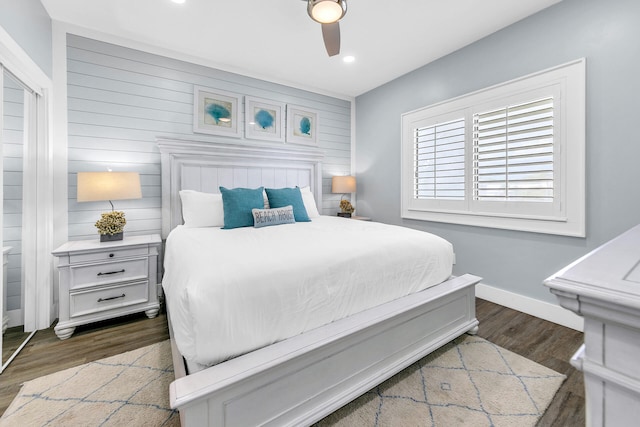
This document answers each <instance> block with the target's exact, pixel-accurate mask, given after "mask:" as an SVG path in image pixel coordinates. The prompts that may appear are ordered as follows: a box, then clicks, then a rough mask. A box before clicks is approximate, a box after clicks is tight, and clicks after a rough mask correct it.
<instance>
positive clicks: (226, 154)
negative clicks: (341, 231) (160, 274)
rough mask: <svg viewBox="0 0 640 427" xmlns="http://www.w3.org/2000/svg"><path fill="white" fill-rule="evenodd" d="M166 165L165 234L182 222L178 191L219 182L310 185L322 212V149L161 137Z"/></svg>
mask: <svg viewBox="0 0 640 427" xmlns="http://www.w3.org/2000/svg"><path fill="white" fill-rule="evenodd" d="M158 147H159V149H160V155H161V164H162V237H163V238H166V237H167V236H168V235H169V232H170V231H171V230H172V229H173V228H174V227H175V226H177V225H179V224H182V207H181V204H180V195H179V191H180V190H196V191H202V192H206V193H219V192H220V191H219V190H218V187H220V186H223V187H227V188H235V187H247V188H257V187H261V186H263V187H269V188H283V187H295V186H296V185H297V186H299V187H304V186H307V185H308V186H309V187H311V191H312V192H313V194H314V196H315V199H316V203H318V210H320V211H322V206H321V205H322V159H323V158H324V153H323V152H322V151H321V150H318V149H314V148H308V147H295V146H290V145H273V146H264V145H250V144H247V143H246V142H245V141H238V143H237V144H228V143H217V142H215V143H214V142H202V141H188V140H177V139H158Z"/></svg>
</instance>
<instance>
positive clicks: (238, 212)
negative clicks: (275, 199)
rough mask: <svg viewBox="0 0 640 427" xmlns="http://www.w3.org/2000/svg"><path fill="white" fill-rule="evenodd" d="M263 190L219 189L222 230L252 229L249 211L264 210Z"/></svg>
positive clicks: (251, 214) (251, 217)
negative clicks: (222, 220)
mask: <svg viewBox="0 0 640 427" xmlns="http://www.w3.org/2000/svg"><path fill="white" fill-rule="evenodd" d="M263 189H264V188H263V187H260V188H256V189H251V188H233V189H228V188H224V187H220V193H221V194H222V209H223V211H224V227H222V228H223V229H225V230H229V229H231V228H239V227H252V226H253V213H252V212H251V210H252V209H254V208H255V209H262V208H264V198H263V196H262V191H263Z"/></svg>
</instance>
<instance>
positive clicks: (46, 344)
mask: <svg viewBox="0 0 640 427" xmlns="http://www.w3.org/2000/svg"><path fill="white" fill-rule="evenodd" d="M476 310H477V318H478V320H479V321H480V330H479V332H478V335H479V336H481V337H483V338H486V339H488V340H489V341H491V342H493V343H495V344H497V345H499V346H501V347H504V348H506V349H508V350H511V351H513V352H514V353H517V354H520V355H522V356H524V357H526V358H528V359H531V360H534V361H536V362H538V363H540V364H542V365H544V366H547V367H549V368H551V369H553V370H555V371H557V372H560V373H563V374H565V375H566V376H567V380H566V381H565V382H564V383H563V384H562V386H561V387H560V390H559V391H558V393H557V394H556V397H555V399H554V401H553V402H552V403H551V406H550V407H549V409H548V410H547V412H546V413H545V415H544V416H543V417H542V419H541V420H540V422H539V424H538V425H539V426H545V427H546V426H583V425H584V424H585V415H584V384H583V380H582V374H581V373H580V372H579V371H576V370H575V369H574V368H573V367H572V366H571V365H570V364H569V359H570V358H571V356H572V355H573V353H574V352H575V351H576V350H577V349H578V347H580V345H581V344H582V341H583V335H582V333H580V332H577V331H574V330H572V329H568V328H564V327H562V326H558V325H555V324H553V323H550V322H547V321H544V320H541V319H538V318H536V317H533V316H529V315H526V314H524V313H520V312H518V311H514V310H511V309H508V308H505V307H502V306H500V305H496V304H493V303H490V302H488V301H484V300H480V299H478V300H476ZM7 335H9V334H7ZM14 335H18V334H14ZM168 338H169V332H168V329H167V318H166V315H165V314H164V313H161V314H160V315H159V316H158V317H156V318H155V319H147V317H146V316H145V315H144V313H140V314H137V315H132V316H126V317H122V318H119V319H113V320H110V321H105V322H100V323H94V324H92V325H87V326H83V327H79V328H77V329H76V332H75V333H74V334H73V335H72V336H71V338H69V339H67V340H65V341H60V340H59V339H58V338H57V337H56V335H55V333H54V332H53V328H49V329H46V330H42V331H38V332H37V333H36V334H35V336H34V337H33V338H32V339H31V341H30V342H29V344H27V345H26V346H25V348H24V349H23V350H22V352H21V353H20V355H18V357H16V359H15V360H14V361H13V362H12V363H11V365H9V367H8V368H7V370H6V371H5V372H3V373H2V374H0V413H4V411H5V410H6V408H7V407H8V406H9V404H10V403H11V401H12V400H13V398H14V397H15V396H16V394H17V393H18V391H19V390H20V385H21V384H22V383H23V382H25V381H29V380H31V379H34V378H37V377H40V376H42V375H47V374H50V373H53V372H56V371H59V370H62V369H66V368H70V367H72V366H77V365H81V364H83V363H87V362H90V361H93V360H98V359H101V358H104V357H108V356H112V355H115V354H118V353H122V352H125V351H130V350H134V349H136V348H139V347H144V346H146V345H149V344H153V343H155V342H159V341H162V340H165V339H168ZM5 339H7V340H8V339H9V338H8V337H7V336H5ZM7 345H9V346H11V345H15V344H13V343H11V342H9V343H7Z"/></svg>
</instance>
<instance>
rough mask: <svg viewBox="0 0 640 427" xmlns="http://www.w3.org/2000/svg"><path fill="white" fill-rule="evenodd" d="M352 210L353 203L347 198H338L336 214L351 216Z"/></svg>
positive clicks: (345, 216)
mask: <svg viewBox="0 0 640 427" xmlns="http://www.w3.org/2000/svg"><path fill="white" fill-rule="evenodd" d="M354 210H355V209H354V208H353V205H352V204H351V202H350V201H348V200H347V199H342V200H340V212H339V213H338V216H341V217H344V218H351V214H352V213H353V211H354Z"/></svg>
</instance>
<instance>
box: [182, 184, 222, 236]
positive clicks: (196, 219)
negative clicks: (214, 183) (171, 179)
mask: <svg viewBox="0 0 640 427" xmlns="http://www.w3.org/2000/svg"><path fill="white" fill-rule="evenodd" d="M180 200H182V218H183V219H184V225H185V226H186V227H222V226H224V209H223V207H222V194H212V193H201V192H200V191H194V190H181V191H180Z"/></svg>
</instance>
